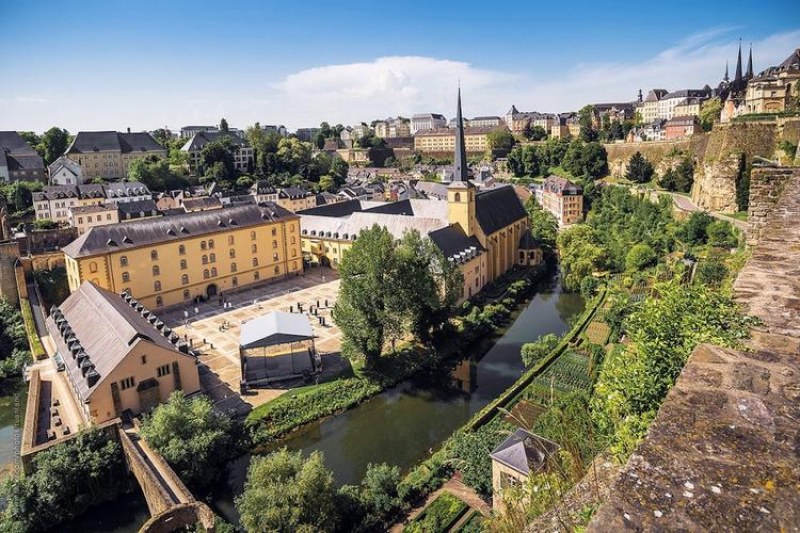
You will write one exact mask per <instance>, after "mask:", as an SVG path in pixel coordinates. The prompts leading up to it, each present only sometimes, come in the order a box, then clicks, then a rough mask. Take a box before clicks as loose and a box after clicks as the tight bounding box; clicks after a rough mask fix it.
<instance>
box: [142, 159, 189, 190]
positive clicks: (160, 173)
mask: <svg viewBox="0 0 800 533" xmlns="http://www.w3.org/2000/svg"><path fill="white" fill-rule="evenodd" d="M128 179H129V180H130V181H139V182H141V183H144V184H145V185H147V188H148V189H150V190H151V191H169V190H173V189H182V188H184V187H186V186H187V185H188V184H189V182H188V181H187V180H186V179H185V178H183V177H180V176H176V175H175V173H173V171H172V166H171V165H170V163H169V161H167V160H166V159H162V158H160V157H159V156H157V155H148V156H146V157H141V158H138V159H134V160H133V161H131V163H130V165H128Z"/></svg>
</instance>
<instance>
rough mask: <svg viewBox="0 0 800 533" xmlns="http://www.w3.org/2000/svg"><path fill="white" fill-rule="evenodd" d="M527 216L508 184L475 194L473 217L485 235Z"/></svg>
mask: <svg viewBox="0 0 800 533" xmlns="http://www.w3.org/2000/svg"><path fill="white" fill-rule="evenodd" d="M527 216H528V213H527V212H526V211H525V207H524V206H523V205H522V202H521V201H520V199H519V197H518V196H517V193H516V192H514V187H511V186H510V185H505V186H501V187H497V188H494V189H489V190H484V191H480V192H478V194H476V195H475V218H477V219H478V224H480V226H481V229H482V230H483V233H484V234H485V235H487V236H488V235H491V234H492V233H494V232H496V231H499V230H501V229H502V228H505V227H506V226H509V225H511V224H513V223H514V222H517V221H518V220H520V219H523V218H525V217H527Z"/></svg>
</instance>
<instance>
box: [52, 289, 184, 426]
mask: <svg viewBox="0 0 800 533" xmlns="http://www.w3.org/2000/svg"><path fill="white" fill-rule="evenodd" d="M159 322H160V321H156V320H152V317H151V313H150V311H149V310H148V309H147V308H146V307H140V306H139V302H137V301H136V300H133V299H131V298H130V296H127V295H125V296H122V295H119V294H114V293H113V292H110V291H108V290H104V289H102V288H100V287H98V286H96V285H93V284H92V283H88V282H84V283H83V284H81V285H80V286H79V287H78V288H76V289H75V290H74V291H73V293H72V294H71V295H70V296H69V297H67V299H66V300H64V302H63V303H62V304H61V305H60V306H59V307H54V308H53V309H52V310H51V313H50V316H49V317H48V318H47V320H46V322H45V324H46V326H47V330H48V332H49V333H50V337H51V338H52V339H53V343H54V345H55V347H56V350H57V353H58V355H59V356H60V357H61V359H63V361H64V367H65V368H64V375H65V376H66V378H67V382H68V383H69V385H70V389H71V392H72V394H73V396H74V398H75V400H76V403H77V405H78V406H79V407H80V410H81V415H82V416H83V418H84V421H85V422H87V423H88V424H101V423H103V422H107V421H109V420H113V419H114V418H117V417H120V416H122V414H123V413H124V412H125V411H130V412H131V413H132V414H133V415H134V416H135V415H138V414H140V413H143V412H145V411H147V410H149V409H151V408H153V407H155V406H157V405H159V404H161V403H164V402H166V401H167V400H168V399H169V396H170V394H172V393H173V392H175V391H176V390H182V391H184V393H186V394H194V393H196V392H199V391H200V375H199V373H198V370H197V360H196V359H195V357H194V356H192V355H190V354H189V349H188V346H187V345H186V343H185V342H183V341H182V340H180V338H179V337H178V335H176V334H173V333H172V332H169V331H168V330H167V329H165V327H164V323H163V322H160V324H161V327H158V326H157V325H156V324H158V323H159Z"/></svg>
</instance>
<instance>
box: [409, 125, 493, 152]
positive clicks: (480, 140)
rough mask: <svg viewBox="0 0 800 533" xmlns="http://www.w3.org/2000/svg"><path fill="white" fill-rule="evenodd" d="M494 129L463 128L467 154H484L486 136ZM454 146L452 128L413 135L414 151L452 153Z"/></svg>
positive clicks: (486, 144)
mask: <svg viewBox="0 0 800 533" xmlns="http://www.w3.org/2000/svg"><path fill="white" fill-rule="evenodd" d="M496 129H497V128H494V127H479V128H464V140H465V143H466V149H467V152H470V153H477V152H485V151H486V150H487V149H488V148H489V138H488V134H489V133H490V132H492V131H494V130H496ZM455 146H456V129H454V128H438V129H435V130H422V131H418V132H417V133H416V134H415V135H414V150H416V151H418V152H427V153H437V152H452V151H453V150H454V149H455Z"/></svg>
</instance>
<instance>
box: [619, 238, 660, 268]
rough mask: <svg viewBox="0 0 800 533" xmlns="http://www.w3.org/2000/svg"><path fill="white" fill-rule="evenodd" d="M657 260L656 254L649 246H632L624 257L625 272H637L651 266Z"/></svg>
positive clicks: (641, 244) (640, 244)
mask: <svg viewBox="0 0 800 533" xmlns="http://www.w3.org/2000/svg"><path fill="white" fill-rule="evenodd" d="M656 260H657V257H656V252H655V250H653V248H651V247H650V245H648V244H645V243H639V244H636V245H634V246H633V247H632V248H631V249H630V251H628V255H626V256H625V270H629V271H638V270H642V269H645V268H647V267H649V266H653V265H654V264H655V262H656Z"/></svg>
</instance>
